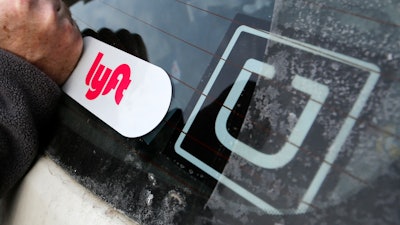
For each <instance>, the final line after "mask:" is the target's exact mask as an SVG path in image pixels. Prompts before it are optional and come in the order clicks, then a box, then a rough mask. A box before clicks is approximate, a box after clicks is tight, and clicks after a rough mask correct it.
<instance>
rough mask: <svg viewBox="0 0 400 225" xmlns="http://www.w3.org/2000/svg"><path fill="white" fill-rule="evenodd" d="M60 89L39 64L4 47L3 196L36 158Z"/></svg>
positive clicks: (0, 109) (0, 68)
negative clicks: (38, 67) (36, 65)
mask: <svg viewBox="0 0 400 225" xmlns="http://www.w3.org/2000/svg"><path fill="white" fill-rule="evenodd" d="M60 93H61V91H60V88H59V87H58V86H57V85H56V84H55V83H54V82H53V81H52V80H51V79H50V78H49V77H47V76H46V75H45V74H44V73H43V72H41V71H40V70H39V69H37V68H36V67H35V66H33V65H31V64H30V63H28V62H26V61H25V60H23V59H21V58H19V57H17V56H15V55H13V54H11V53H9V52H7V51H4V50H2V49H0V198H1V197H3V196H4V195H5V194H6V192H7V191H8V190H10V189H11V188H12V187H13V186H14V185H15V184H16V183H17V182H18V181H19V180H20V179H21V178H22V176H23V175H24V174H25V173H26V172H27V170H28V169H29V168H30V166H31V164H32V162H33V161H34V159H35V157H36V154H37V152H38V148H39V144H40V143H39V139H40V138H41V137H40V135H39V134H40V133H41V132H42V131H46V128H47V127H48V125H49V123H50V121H49V118H51V116H52V114H53V112H54V110H55V108H56V105H57V102H58V99H59V96H60Z"/></svg>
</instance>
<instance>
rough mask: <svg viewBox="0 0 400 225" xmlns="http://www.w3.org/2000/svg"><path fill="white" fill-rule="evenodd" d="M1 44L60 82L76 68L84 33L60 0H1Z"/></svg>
mask: <svg viewBox="0 0 400 225" xmlns="http://www.w3.org/2000/svg"><path fill="white" fill-rule="evenodd" d="M0 29H2V31H1V32H0V48H3V49H5V50H8V51H10V52H12V53H14V54H16V55H18V56H20V57H22V58H24V59H26V60H27V61H29V62H30V63H32V64H33V65H35V66H37V67H38V68H39V69H41V70H42V71H43V72H44V73H46V74H47V75H48V76H49V77H50V78H51V79H52V80H54V81H55V82H56V83H57V84H58V85H61V84H63V83H64V82H65V81H66V80H67V78H68V77H69V75H70V74H71V73H72V71H73V69H74V68H75V66H76V64H77V62H78V60H79V57H80V55H81V53H82V45H83V41H82V36H81V33H80V31H79V29H78V27H77V26H76V24H75V22H74V21H73V20H72V18H71V13H70V11H69V9H68V7H67V6H66V5H65V4H64V3H63V2H62V1H61V0H13V1H10V0H0Z"/></svg>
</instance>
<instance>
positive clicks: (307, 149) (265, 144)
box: [46, 0, 400, 224]
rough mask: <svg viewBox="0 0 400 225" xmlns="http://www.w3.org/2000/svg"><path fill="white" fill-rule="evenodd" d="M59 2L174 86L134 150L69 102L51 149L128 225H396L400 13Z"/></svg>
mask: <svg viewBox="0 0 400 225" xmlns="http://www.w3.org/2000/svg"><path fill="white" fill-rule="evenodd" d="M66 2H68V4H69V5H70V7H71V11H72V14H73V17H74V19H75V20H76V22H77V24H78V25H79V27H80V29H81V30H82V31H85V32H87V31H88V29H90V30H91V31H93V32H92V33H91V34H92V35H94V36H96V33H98V34H101V30H103V31H104V29H107V30H108V31H109V35H111V36H113V35H115V34H117V33H118V31H120V30H121V29H123V30H126V31H128V32H129V33H131V34H132V35H133V34H138V35H140V37H141V39H142V40H143V43H144V46H145V49H144V48H143V46H140V45H138V44H137V43H138V39H137V38H132V39H123V38H120V37H119V39H118V40H119V41H121V42H122V43H123V45H124V46H125V47H127V48H130V47H129V46H130V45H133V47H132V48H133V49H134V50H135V49H136V50H135V51H133V53H132V54H136V55H137V56H138V57H141V58H144V59H147V60H148V61H149V62H151V63H152V64H155V65H157V66H159V67H161V68H163V69H164V70H165V71H166V72H167V74H168V76H169V78H170V79H171V83H172V86H173V96H172V102H171V105H170V107H169V110H168V113H167V115H166V116H165V118H164V119H163V121H162V122H161V123H160V124H159V125H158V126H157V127H156V128H155V129H154V130H153V131H151V132H150V133H148V134H146V135H144V136H141V137H138V138H126V137H123V136H121V135H120V134H119V133H118V132H116V131H115V130H113V129H112V128H110V127H109V126H108V125H106V124H105V123H104V122H103V121H101V120H100V119H98V118H97V117H96V116H94V115H93V114H92V113H90V112H88V111H87V110H86V109H85V108H84V107H82V106H81V105H79V104H78V103H76V102H75V101H74V100H73V99H71V98H70V97H68V96H67V95H65V96H63V100H62V104H61V106H60V110H59V113H58V121H59V124H57V130H56V132H55V134H54V137H53V138H52V141H51V143H50V145H49V146H48V147H47V150H46V154H48V155H49V156H50V157H51V158H52V159H54V160H55V161H56V162H57V163H59V164H60V165H61V166H63V168H65V169H66V170H67V171H69V172H70V173H71V175H72V176H73V177H74V178H76V179H77V180H78V181H79V182H80V183H81V184H82V185H84V186H85V187H86V188H88V189H90V190H91V191H92V192H94V193H95V194H97V195H98V196H100V197H101V198H102V199H104V200H105V201H107V202H108V203H110V204H111V205H113V206H115V207H116V208H117V209H120V210H122V211H123V212H124V213H126V214H127V215H128V216H129V217H131V218H132V219H134V220H135V221H138V222H139V223H141V224H189V223H193V224H398V223H400V218H399V213H398V212H399V210H400V209H399V206H398V201H399V198H400V177H399V176H400V173H399V172H400V171H399V169H400V160H399V157H400V113H399V111H400V98H399V97H400V83H399V78H400V77H399V75H400V74H399V71H400V70H399V67H400V51H399V49H400V42H399V40H400V39H399V38H400V29H399V28H400V14H399V11H400V2H398V1H390V0H379V1H377V0H366V1H356V0H339V1H333V0H328V1H321V0H289V1H283V0H275V1H274V0H252V1H240V0H229V1H211V0H185V1H181V0H176V1H172V0H147V1H132V0H113V1H111V0H110V1H105V0H93V1H91V0H89V1H66ZM85 32H84V33H85ZM89 34H90V32H89ZM101 36H102V35H99V36H98V37H97V38H99V39H101V40H103V41H105V42H107V40H108V43H110V44H113V43H112V42H113V41H110V39H107V38H104V36H103V39H102V37H101ZM135 37H137V36H135ZM114 44H115V43H114ZM135 46H136V47H135ZM138 46H139V47H138ZM117 47H118V46H117ZM137 49H139V50H137ZM93 101H101V97H100V98H97V99H95V100H93Z"/></svg>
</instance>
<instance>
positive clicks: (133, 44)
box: [82, 28, 149, 61]
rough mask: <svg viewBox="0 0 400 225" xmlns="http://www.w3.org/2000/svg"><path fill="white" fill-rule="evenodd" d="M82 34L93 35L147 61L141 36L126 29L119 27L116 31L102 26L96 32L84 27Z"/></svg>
mask: <svg viewBox="0 0 400 225" xmlns="http://www.w3.org/2000/svg"><path fill="white" fill-rule="evenodd" d="M82 36H84V37H85V36H91V37H94V38H96V39H98V40H100V41H103V42H105V43H107V44H109V45H111V46H114V47H116V48H118V49H121V50H122V51H125V52H127V53H129V54H131V55H134V56H136V57H138V58H141V59H143V60H146V61H149V60H148V57H147V50H146V46H145V44H144V42H143V39H142V37H141V36H140V35H138V34H132V33H130V32H129V31H128V30H126V29H120V30H118V31H117V32H113V31H111V30H110V29H108V28H102V29H101V30H99V31H98V32H95V31H93V30H91V29H86V30H84V31H83V32H82Z"/></svg>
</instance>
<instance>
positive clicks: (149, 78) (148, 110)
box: [62, 37, 172, 138]
mask: <svg viewBox="0 0 400 225" xmlns="http://www.w3.org/2000/svg"><path fill="white" fill-rule="evenodd" d="M62 88H63V90H64V92H65V93H66V94H68V95H69V96H70V97H71V98H73V99H74V100H75V101H77V102H78V103H79V104H81V105H82V106H83V107H84V108H86V109H87V110H89V111H90V112H91V113H93V114H94V115H96V116H97V117H98V118H100V119H101V120H102V121H104V122H105V123H106V124H108V125H109V126H110V127H112V128H113V129H115V130H116V131H117V132H119V133H120V134H122V135H123V136H125V137H129V138H134V137H139V136H143V135H145V134H146V133H148V132H150V131H151V130H153V129H154V128H155V127H156V126H157V125H158V124H159V123H160V122H161V121H162V119H163V118H164V116H165V114H166V113H167V111H168V108H169V105H170V103H171V97H172V86H171V81H170V79H169V76H168V74H167V73H166V72H165V71H164V70H163V69H161V68H160V67H158V66H155V65H153V64H151V63H148V62H146V61H144V60H142V59H139V58H137V57H135V56H133V55H130V54H128V53H126V52H124V51H121V50H119V49H117V48H114V47H112V46H110V45H108V44H106V43H103V42H101V41H99V40H97V39H94V38H92V37H85V38H84V49H83V54H82V56H81V59H80V60H79V62H78V65H77V66H76V68H75V70H74V71H73V72H72V74H71V76H70V77H69V79H68V80H67V82H66V83H65V84H64V86H63V87H62Z"/></svg>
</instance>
